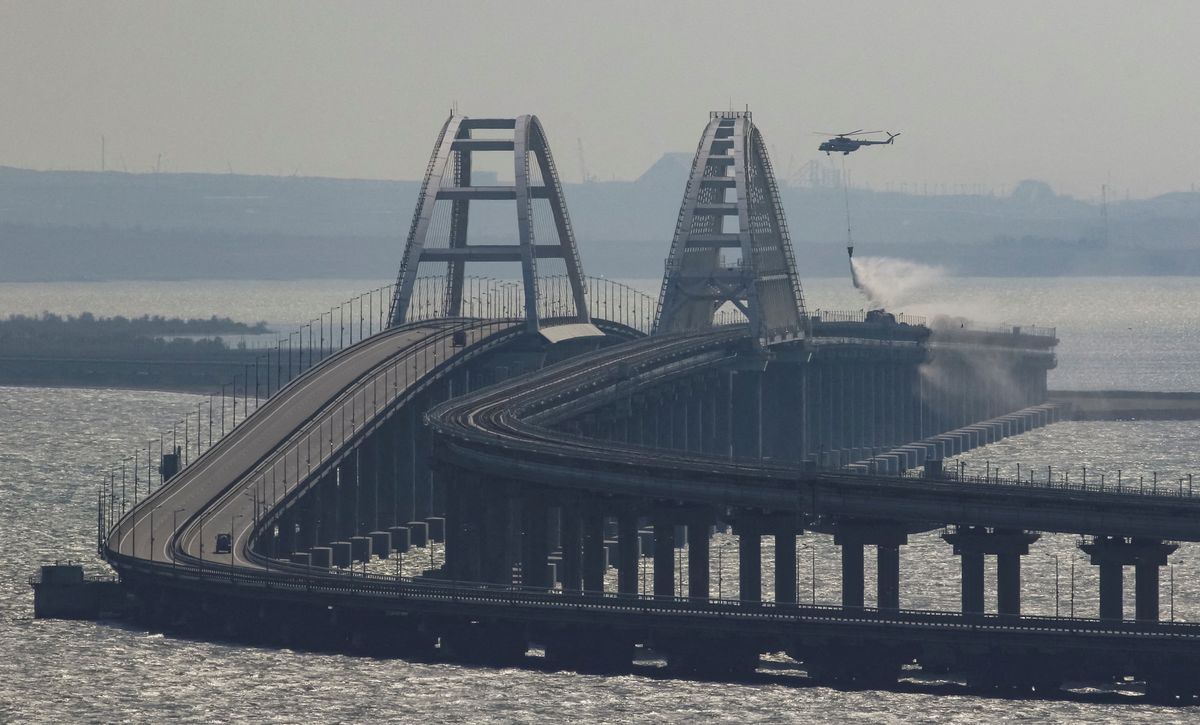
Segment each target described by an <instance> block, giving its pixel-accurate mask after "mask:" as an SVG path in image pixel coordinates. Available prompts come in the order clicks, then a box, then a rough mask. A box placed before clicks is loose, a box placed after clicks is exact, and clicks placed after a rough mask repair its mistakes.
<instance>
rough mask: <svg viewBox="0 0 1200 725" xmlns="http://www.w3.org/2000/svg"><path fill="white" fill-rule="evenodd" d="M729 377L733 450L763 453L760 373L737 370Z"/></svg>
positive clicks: (750, 454) (742, 455)
mask: <svg viewBox="0 0 1200 725" xmlns="http://www.w3.org/2000/svg"><path fill="white" fill-rule="evenodd" d="M732 375H733V377H732V381H731V385H732V387H733V399H732V401H731V405H730V408H731V410H730V414H731V418H732V421H733V428H732V452H733V456H734V457H735V458H761V457H762V450H763V449H762V441H763V430H762V419H763V414H762V413H763V373H762V371H761V370H754V369H751V370H737V371H735V372H734V373H733V374H732Z"/></svg>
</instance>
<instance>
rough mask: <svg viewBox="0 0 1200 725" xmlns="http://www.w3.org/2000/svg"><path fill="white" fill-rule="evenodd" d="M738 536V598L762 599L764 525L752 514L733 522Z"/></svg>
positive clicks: (746, 599)
mask: <svg viewBox="0 0 1200 725" xmlns="http://www.w3.org/2000/svg"><path fill="white" fill-rule="evenodd" d="M733 533H734V534H735V535H737V537H738V599H739V600H741V601H743V602H761V601H762V525H761V523H760V522H758V521H756V520H755V519H754V518H753V517H752V516H745V517H741V518H738V519H737V520H736V521H734V522H733Z"/></svg>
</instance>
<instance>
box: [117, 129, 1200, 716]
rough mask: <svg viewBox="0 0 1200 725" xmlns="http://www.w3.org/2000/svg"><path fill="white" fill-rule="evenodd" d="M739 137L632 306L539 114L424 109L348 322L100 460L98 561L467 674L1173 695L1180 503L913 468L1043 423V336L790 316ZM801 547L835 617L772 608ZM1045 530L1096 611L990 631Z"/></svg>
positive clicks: (189, 612) (262, 615)
mask: <svg viewBox="0 0 1200 725" xmlns="http://www.w3.org/2000/svg"><path fill="white" fill-rule="evenodd" d="M766 148H767V147H766V144H765V143H764V141H763V139H762V137H761V134H760V133H759V131H758V129H757V128H756V127H755V125H754V123H753V118H752V116H751V115H750V114H749V113H714V114H711V115H710V118H709V121H708V123H707V125H706V127H705V130H704V132H703V135H702V137H701V141H700V144H699V147H698V149H697V153H696V157H695V161H694V163H693V166H692V169H691V173H690V177H689V180H688V184H687V188H686V189H685V192H684V198H683V202H682V204H681V208H680V213H679V219H678V222H677V226H676V230H675V235H674V239H673V242H672V245H671V250H670V253H669V256H668V259H667V263H666V273H665V276H664V281H663V287H662V291H661V293H660V295H659V297H658V298H657V299H652V298H650V297H649V296H647V295H645V294H642V293H640V292H637V291H636V290H632V289H630V288H628V287H625V286H623V285H619V284H617V283H614V282H611V281H608V280H600V279H594V278H589V277H587V276H585V275H584V273H583V269H582V264H581V261H580V259H579V254H578V252H577V250H576V246H575V240H574V236H573V232H572V228H571V223H570V218H569V215H568V213H567V207H566V203H565V199H564V196H563V192H562V187H561V184H560V182H559V180H558V175H557V172H556V170H555V165H554V161H553V158H552V155H551V153H550V149H549V144H548V142H547V139H546V136H545V133H544V131H543V129H542V127H541V125H540V123H539V122H538V120H537V119H536V117H533V116H522V117H518V118H505V119H500V118H467V117H462V116H452V117H451V118H450V119H449V120H448V121H447V122H446V124H445V125H444V126H443V128H442V130H441V133H440V134H439V136H438V140H437V142H436V144H435V149H434V152H433V155H432V157H431V159H430V162H429V166H428V167H427V170H426V174H425V179H424V182H423V185H422V191H421V193H420V196H419V199H418V202H417V208H416V211H415V213H414V217H413V223H412V226H411V227H410V230H409V235H408V240H407V245H406V248H405V251H404V256H403V262H402V265H401V269H400V273H399V275H398V279H397V283H396V285H395V286H394V287H393V288H390V289H389V290H377V291H376V292H378V300H376V296H375V295H374V293H372V296H371V297H370V300H371V302H370V308H369V309H370V311H369V312H368V313H366V314H364V306H363V302H362V300H360V301H359V307H358V310H359V311H358V318H357V322H358V326H359V329H358V339H357V340H355V339H354V324H355V323H354V322H353V321H352V322H351V325H350V331H351V344H349V345H346V344H344V334H345V321H344V315H342V316H341V317H340V319H339V320H338V322H337V328H336V329H335V315H334V314H332V313H329V314H328V317H329V320H328V322H326V320H325V316H324V315H322V316H321V317H320V318H319V320H316V321H314V322H315V323H316V327H313V326H311V325H310V326H308V328H307V332H308V340H309V342H308V346H307V352H308V355H307V362H305V358H304V347H303V339H304V337H303V335H301V338H300V339H301V346H300V348H299V354H298V360H297V365H296V366H295V367H293V365H292V356H291V354H290V352H289V355H288V365H287V374H286V376H285V375H284V373H283V365H282V360H283V358H282V355H283V352H282V348H280V349H279V350H278V351H277V353H276V357H275V359H274V363H273V364H272V361H271V359H270V358H269V357H268V359H267V361H266V364H265V366H264V369H265V371H266V375H265V377H266V384H265V391H266V394H265V395H260V392H262V388H263V386H262V385H261V384H260V379H259V376H260V370H259V367H258V366H255V369H254V407H253V411H252V412H250V413H249V414H247V412H248V411H250V402H249V389H250V374H249V371H247V374H246V375H245V376H244V377H243V380H242V388H241V401H242V411H243V414H242V419H241V420H240V421H238V420H237V419H236V416H237V403H238V388H237V386H236V385H235V386H234V392H233V396H232V397H233V401H234V405H233V411H234V422H235V425H233V426H232V428H231V430H229V431H228V432H227V433H225V434H224V435H222V436H220V437H219V438H216V439H214V438H213V435H212V421H213V417H212V413H211V410H212V409H211V408H210V414H209V439H208V446H207V449H202V445H201V444H202V440H203V434H204V425H203V423H202V421H201V418H200V416H201V414H202V411H201V410H200V409H198V410H197V416H196V419H195V421H194V423H195V427H194V429H193V428H192V422H185V423H184V427H183V430H182V432H183V433H184V440H183V445H179V435H178V434H179V433H180V432H181V431H175V432H174V433H173V436H172V441H171V443H170V446H169V449H168V450H166V451H165V452H164V449H163V447H162V443H161V439H160V448H159V454H160V466H159V471H160V474H161V475H160V479H161V481H160V482H159V484H158V485H157V486H154V485H151V482H150V479H151V475H150V474H151V470H150V469H151V466H150V458H151V449H150V447H147V449H146V451H145V463H146V466H145V470H144V472H145V474H146V475H145V477H143V478H142V479H141V480H140V481H139V478H138V476H139V473H138V471H139V470H140V464H138V463H136V462H134V463H132V464H129V467H130V468H131V469H132V475H133V481H132V484H133V485H132V493H133V495H132V496H129V495H128V491H127V480H126V469H125V468H124V467H123V468H121V478H120V482H119V483H120V488H118V479H117V476H116V473H115V469H114V472H113V473H111V474H110V475H109V476H107V477H106V479H105V481H104V482H103V484H102V486H101V490H100V491H99V493H98V503H99V512H100V515H99V521H98V545H99V548H100V551H101V554H102V555H103V556H104V557H105V558H106V559H107V561H109V562H110V563H111V564H112V566H113V567H114V568H115V569H116V570H117V571H118V572H119V573H120V575H121V579H122V582H123V583H124V585H125V587H126V589H127V590H128V591H129V592H130V593H131V595H132V596H134V597H135V598H136V601H137V602H138V606H139V612H140V613H141V615H142V616H143V617H145V618H146V619H147V620H148V621H155V622H158V623H161V624H163V625H165V626H189V627H193V628H196V629H200V630H206V629H207V630H215V631H218V632H223V633H226V634H238V635H240V636H243V637H246V638H251V639H257V640H261V641H269V642H289V643H299V644H307V645H311V646H331V647H340V648H355V649H361V650H364V651H375V652H383V653H391V654H404V653H415V654H420V653H425V654H428V653H430V652H431V651H433V650H434V648H436V649H437V651H440V652H442V653H443V654H444V655H445V656H453V657H457V658H460V659H466V660H475V661H486V662H512V661H517V660H520V659H521V658H523V657H525V655H526V652H527V650H528V649H529V648H530V647H531V646H534V647H540V648H542V649H544V651H545V655H546V657H547V659H548V660H549V661H550V662H553V663H557V664H559V665H562V666H569V667H575V668H579V669H583V670H603V671H609V670H621V669H623V668H627V667H629V666H630V663H631V662H632V661H633V659H634V658H635V656H637V653H638V652H642V653H645V652H653V653H655V655H656V656H660V657H661V658H663V659H665V660H666V661H667V662H668V665H669V666H670V667H671V668H673V669H675V670H676V671H679V672H685V673H687V672H691V673H709V674H711V673H744V672H747V671H752V670H753V669H754V667H755V666H756V663H757V662H758V658H759V656H760V655H761V654H763V653H769V652H780V651H783V652H786V653H788V654H789V655H791V656H792V657H793V658H795V659H796V660H798V661H799V662H801V663H802V664H803V666H804V668H805V670H806V671H807V672H808V673H809V675H810V676H813V677H820V678H824V679H827V680H829V681H840V682H848V683H870V684H881V683H888V682H894V681H895V679H896V678H897V677H898V676H899V675H900V672H901V668H902V667H906V666H907V667H911V666H913V665H914V664H916V665H919V666H920V667H921V668H924V669H926V670H930V671H937V672H943V671H946V670H948V669H953V670H957V671H960V672H962V673H964V675H963V676H964V677H965V678H966V679H968V680H969V681H971V682H976V683H981V684H986V685H989V686H995V687H1002V688H1010V689H1013V688H1015V689H1017V690H1027V689H1029V688H1037V689H1038V690H1039V691H1043V690H1046V689H1053V688H1055V687H1057V686H1058V685H1059V684H1060V683H1061V682H1063V681H1064V680H1066V679H1073V678H1079V677H1085V676H1086V677H1099V678H1123V677H1128V676H1132V677H1137V678H1140V679H1141V680H1143V681H1145V682H1146V683H1147V687H1148V688H1149V689H1150V691H1152V692H1153V693H1155V694H1158V695H1162V696H1166V697H1177V696H1178V697H1186V698H1191V697H1193V696H1194V695H1195V694H1196V692H1197V691H1198V688H1200V683H1198V682H1196V681H1195V678H1194V677H1192V676H1191V675H1189V674H1188V673H1189V672H1192V671H1194V670H1193V668H1194V667H1195V665H1196V664H1197V662H1200V626H1196V625H1190V624H1184V623H1174V622H1163V621H1161V617H1160V612H1159V600H1158V599H1159V594H1158V592H1159V582H1158V577H1159V571H1160V568H1161V567H1162V566H1163V565H1164V564H1165V563H1166V561H1167V558H1168V556H1169V555H1170V554H1171V553H1172V552H1173V551H1174V549H1175V543H1174V542H1176V541H1196V540H1200V525H1198V524H1197V523H1196V521H1198V520H1200V518H1198V517H1197V514H1198V513H1200V499H1193V498H1192V497H1191V491H1190V487H1189V490H1188V491H1187V492H1186V494H1185V492H1184V491H1183V489H1182V487H1181V488H1180V489H1179V491H1178V492H1175V491H1167V490H1159V489H1157V488H1155V489H1154V490H1152V491H1150V492H1147V491H1145V490H1143V489H1141V488H1131V487H1128V486H1126V487H1124V488H1121V487H1120V486H1117V487H1114V486H1111V485H1110V486H1108V487H1107V488H1105V487H1104V486H1103V485H1101V486H1100V487H1097V486H1096V485H1095V484H1094V483H1093V484H1091V485H1081V484H1079V483H1075V484H1073V485H1069V486H1068V485H1065V483H1062V482H1059V481H1055V480H1050V479H1047V480H1041V479H1035V478H1033V477H1032V476H1031V477H1030V478H1029V480H1004V479H998V478H993V477H991V476H988V477H986V478H983V479H969V478H966V477H964V476H961V475H956V472H951V471H945V470H943V468H942V465H941V464H942V461H943V460H944V459H945V458H946V457H948V456H952V455H955V454H957V453H961V452H962V451H964V450H967V449H969V448H972V447H975V446H980V445H985V444H987V443H990V442H994V441H996V440H998V439H999V438H1002V437H1004V436H1007V435H1016V434H1020V433H1022V432H1025V431H1027V430H1030V429H1032V428H1035V427H1038V426H1042V425H1045V424H1047V423H1051V422H1053V421H1054V420H1056V417H1057V410H1056V408H1055V407H1054V406H1052V405H1049V404H1048V403H1047V401H1046V373H1047V371H1048V370H1049V369H1051V368H1052V367H1053V366H1054V364H1055V358H1054V346H1055V344H1056V343H1057V340H1056V337H1055V333H1054V331H1053V330H1047V329H1039V328H1030V327H1023V328H1015V327H1014V328H1008V329H981V328H974V327H968V326H967V325H965V324H962V325H960V324H958V323H956V324H955V325H952V326H941V325H938V324H937V323H936V322H934V323H926V321H925V320H922V319H919V318H910V317H905V316H903V315H895V314H892V313H888V312H884V311H873V312H871V313H836V312H834V313H831V312H828V311H819V310H810V309H808V308H807V307H806V304H805V300H804V296H803V293H802V290H801V284H800V275H799V271H798V261H797V259H796V258H795V256H794V254H793V250H792V244H791V241H790V238H789V235H788V227H787V223H786V220H785V218H784V214H783V209H782V206H781V205H780V202H779V195H778V190H777V188H776V185H775V181H774V175H773V172H772V170H771V165H770V161H769V159H768V157H767V153H766ZM485 153H490V154H501V155H511V158H512V161H513V183H512V184H511V185H505V186H495V185H494V186H479V185H476V184H475V183H474V176H475V175H474V174H473V173H472V168H473V165H475V164H476V163H477V159H476V155H477V154H485ZM495 202H501V203H502V204H501V205H502V206H507V205H508V204H510V203H511V204H514V205H515V212H514V213H513V222H514V224H513V229H514V230H515V234H514V239H513V240H512V242H511V243H507V244H495V243H486V244H478V243H474V242H475V241H476V240H475V238H474V237H473V236H472V234H471V233H470V229H471V226H470V220H471V219H472V215H473V214H475V215H479V214H483V215H486V214H488V213H492V214H494V213H495V209H496V205H495ZM468 265H471V267H476V266H478V267H481V268H482V269H483V270H484V271H485V272H487V273H489V274H487V275H484V276H479V275H469V274H468V271H469V270H468ZM503 265H508V266H509V267H510V268H515V267H516V266H519V281H512V282H509V281H503V279H504V278H503V277H499V276H497V275H499V274H500V273H498V272H496V270H498V269H500V268H501V267H502V266H503ZM351 311H352V312H353V306H351ZM352 319H353V318H352ZM364 320H369V322H368V323H367V326H366V330H365V332H364V330H363V321H364ZM376 328H378V329H376ZM314 331H316V333H315V334H316V338H315V339H316V342H314ZM327 339H328V341H329V343H328V344H326V340H327ZM334 340H337V344H336V345H335V344H334ZM290 342H291V338H289V343H290ZM272 371H273V372H274V378H273V382H272ZM223 392H224V391H223ZM225 410H226V406H225V402H224V399H222V403H221V412H222V416H221V420H222V427H223V426H224V422H223V421H224V411H225ZM193 435H194V438H193ZM193 442H194V443H195V447H194V450H193V446H192V443H193ZM139 460H140V459H139ZM142 487H144V488H145V492H144V495H142V493H143V492H142V491H141V488H142ZM940 528H946V533H945V535H944V538H945V540H946V542H947V546H949V547H953V551H954V553H955V554H957V555H959V556H960V558H961V591H962V606H961V610H960V611H953V612H930V611H912V610H906V609H903V608H901V606H900V566H901V557H900V552H901V550H902V548H903V547H904V546H905V544H906V542H907V541H908V537H909V536H910V535H912V534H914V533H918V532H925V531H930V530H936V529H940ZM715 531H729V532H732V534H733V535H734V536H736V538H737V542H738V557H737V558H738V575H737V588H736V598H730V597H728V596H725V595H724V593H723V592H718V593H717V594H716V596H714V592H713V582H712V578H713V575H712V574H713V571H714V569H713V563H714V562H713V561H712V557H711V555H710V542H711V541H712V537H713V535H714V532H715ZM810 532H820V533H825V534H832V535H833V536H834V540H835V542H836V544H837V546H838V547H839V549H840V555H841V603H840V606H817V605H816V604H815V603H808V604H804V603H802V602H801V601H800V597H799V596H798V587H797V578H796V572H797V568H798V566H797V561H796V558H797V540H798V537H802V536H804V535H805V534H806V533H810ZM1043 532H1069V533H1074V534H1078V535H1080V536H1081V537H1083V541H1082V544H1081V545H1082V546H1083V548H1084V550H1085V551H1086V553H1087V554H1088V555H1089V556H1090V558H1091V560H1092V561H1093V563H1094V564H1096V565H1097V566H1098V567H1099V571H1100V599H1101V611H1100V614H1101V617H1100V618H1099V619H1086V618H1070V617H1028V616H1023V615H1022V614H1021V599H1020V581H1021V557H1022V556H1023V555H1025V554H1026V553H1028V551H1029V547H1030V545H1031V544H1032V543H1033V542H1035V541H1036V540H1037V539H1038V537H1039V535H1040V534H1041V533H1043ZM765 539H770V540H771V543H772V545H771V547H770V552H771V553H770V554H769V556H768V557H766V558H765V557H764V548H763V544H764V540H765ZM435 542H436V544H440V545H441V546H442V551H443V553H444V556H443V558H442V560H441V561H440V562H433V564H432V565H431V566H430V567H429V568H428V569H427V570H425V571H422V572H421V573H420V574H419V575H412V574H411V573H410V574H405V573H404V572H401V571H400V570H399V569H395V570H393V571H392V573H390V574H389V573H388V569H387V567H386V565H381V564H380V563H379V562H380V560H389V561H398V557H399V556H403V555H405V554H409V561H410V566H411V564H412V559H413V557H412V556H411V553H410V552H411V551H412V550H414V549H421V548H429V551H430V552H432V547H433V546H434V545H435ZM866 547H875V549H876V562H877V567H878V572H877V576H876V577H875V578H876V582H877V586H876V591H875V592H872V593H870V594H871V595H872V596H871V597H870V598H868V596H867V595H868V592H866V585H865V582H866V581H867V577H866V576H865V572H864V549H865V548H866ZM683 553H686V565H681V564H680V562H682V561H683ZM985 556H995V557H996V560H997V595H998V599H997V602H996V606H995V612H994V613H987V609H988V607H987V606H986V603H985V601H984V591H985V587H984V571H985V569H984V557H985ZM431 561H432V558H431ZM764 564H766V566H764ZM1126 566H1132V567H1133V568H1134V569H1135V571H1136V575H1135V578H1136V582H1137V584H1136V593H1135V595H1136V596H1135V599H1136V603H1137V604H1136V607H1135V611H1134V612H1133V613H1132V614H1133V617H1132V618H1129V617H1127V616H1126V615H1127V613H1126V612H1124V611H1123V610H1122V601H1123V592H1122V589H1121V588H1122V571H1123V569H1124V567H1126ZM647 571H651V572H652V575H651V577H650V580H647V579H646V574H645V573H646V572H647ZM639 575H640V576H639Z"/></svg>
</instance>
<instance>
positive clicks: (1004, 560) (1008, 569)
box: [942, 526, 1039, 616]
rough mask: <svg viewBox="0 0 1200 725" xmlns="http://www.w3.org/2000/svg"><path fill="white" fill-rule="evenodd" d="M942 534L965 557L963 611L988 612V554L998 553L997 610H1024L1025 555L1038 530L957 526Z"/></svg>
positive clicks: (963, 566)
mask: <svg viewBox="0 0 1200 725" xmlns="http://www.w3.org/2000/svg"><path fill="white" fill-rule="evenodd" d="M942 538H943V539H944V540H945V541H946V542H947V543H949V544H951V545H952V546H953V547H954V553H955V555H957V556H959V557H961V559H962V562H961V564H962V611H963V613H965V614H982V613H983V612H984V597H983V590H984V571H983V564H984V556H985V555H994V556H995V557H996V613H997V614H1008V615H1012V616H1019V615H1020V614H1021V557H1022V556H1024V555H1026V554H1028V553H1029V545H1030V544H1032V543H1033V542H1035V541H1037V540H1038V538H1039V535H1038V534H1035V533H1031V532H1027V531H1014V530H1011V529H987V528H985V527H980V526H957V527H954V529H953V530H952V531H950V532H948V533H945V534H943V535H942Z"/></svg>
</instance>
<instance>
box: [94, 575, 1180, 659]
mask: <svg viewBox="0 0 1200 725" xmlns="http://www.w3.org/2000/svg"><path fill="white" fill-rule="evenodd" d="M112 559H113V562H114V563H115V564H118V565H120V566H121V567H122V568H124V569H127V570H130V571H134V572H141V573H154V574H155V575H157V576H160V577H163V578H164V579H174V580H175V581H177V582H180V583H192V584H197V583H202V584H205V585H208V586H220V587H223V586H237V587H246V588H257V589H270V590H272V591H273V592H275V593H276V595H280V594H286V593H287V592H289V591H291V592H294V593H295V594H297V595H300V596H312V595H318V596H319V595H328V594H341V595H344V594H351V595H359V596H365V597H395V598H406V597H407V598H414V599H420V600H422V601H429V600H441V601H445V602H457V603H464V604H472V603H475V604H494V605H500V606H512V605H515V604H522V605H526V606H529V605H534V606H543V607H547V608H554V609H564V610H575V611H593V612H597V613H599V612H604V611H612V612H626V613H647V614H649V613H654V614H660V615H661V614H679V615H688V614H692V615H698V616H705V617H712V616H720V617H730V618H736V619H745V620H751V621H754V620H758V621H762V620H776V621H796V622H800V621H827V622H830V623H851V624H870V625H882V624H897V625H908V626H924V627H938V628H953V629H964V630H972V631H988V630H992V631H1025V632H1030V631H1040V632H1049V633H1071V634H1079V633H1087V634H1097V635H1112V636H1137V637H1148V638H1154V639H1186V640H1200V624H1195V623H1188V622H1143V621H1137V620H1117V619H1098V618H1086V617H1071V616H1051V615H1038V616H1031V615H1004V614H982V613H981V614H967V613H961V612H954V611H943V610H922V609H895V610H890V609H879V608H876V607H869V606H864V607H844V606H838V605H831V604H816V603H815V602H814V603H804V602H797V603H790V602H771V601H753V602H751V601H741V600H738V599H725V598H708V599H701V600H696V599H693V598H691V597H688V596H673V595H654V594H641V593H637V594H634V593H616V592H592V591H569V590H563V589H545V588H540V587H528V586H520V585H506V584H489V583H484V582H467V581H455V580H445V579H432V578H420V577H405V576H395V575H387V574H375V573H367V572H359V571H354V570H349V571H346V570H338V569H315V568H311V567H299V566H296V565H290V564H284V565H283V568H281V569H276V570H265V571H255V570H250V569H245V568H233V567H230V566H229V565H228V564H220V563H216V562H206V563H205V564H204V565H203V566H197V565H195V564H192V563H188V562H182V563H177V564H175V565H171V564H165V563H161V562H159V563H152V562H146V561H144V560H136V559H133V558H132V557H129V556H126V555H119V554H118V555H113V557H112Z"/></svg>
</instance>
